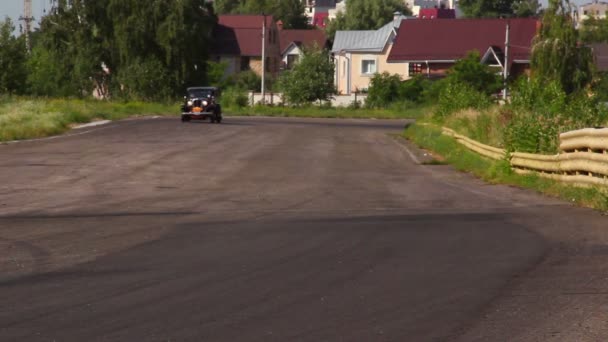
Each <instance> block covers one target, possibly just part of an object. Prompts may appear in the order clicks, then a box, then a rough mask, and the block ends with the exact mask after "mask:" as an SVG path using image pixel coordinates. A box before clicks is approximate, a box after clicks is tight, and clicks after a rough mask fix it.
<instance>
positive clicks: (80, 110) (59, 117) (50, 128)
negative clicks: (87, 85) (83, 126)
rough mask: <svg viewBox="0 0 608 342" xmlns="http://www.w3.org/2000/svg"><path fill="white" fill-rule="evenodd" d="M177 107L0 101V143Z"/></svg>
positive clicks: (82, 101) (101, 102)
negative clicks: (92, 122)
mask: <svg viewBox="0 0 608 342" xmlns="http://www.w3.org/2000/svg"><path fill="white" fill-rule="evenodd" d="M176 108H179V107H178V106H177V105H175V104H159V103H147V102H108V101H95V100H74V99H26V98H8V97H7V98H0V141H11V140H19V139H30V138H40V137H46V136H50V135H55V134H60V133H63V132H65V131H67V130H69V129H70V126H71V125H72V124H76V123H86V122H90V121H94V120H98V119H100V120H103V119H105V120H118V119H124V118H127V117H132V116H137V115H167V114H171V115H175V114H176Z"/></svg>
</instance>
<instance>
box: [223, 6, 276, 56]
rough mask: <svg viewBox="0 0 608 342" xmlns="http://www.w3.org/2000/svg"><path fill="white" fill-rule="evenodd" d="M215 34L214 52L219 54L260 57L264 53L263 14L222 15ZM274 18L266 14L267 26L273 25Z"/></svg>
mask: <svg viewBox="0 0 608 342" xmlns="http://www.w3.org/2000/svg"><path fill="white" fill-rule="evenodd" d="M218 19H219V20H218V24H217V25H216V27H215V29H214V31H213V36H214V38H215V39H214V40H215V43H214V48H213V53H214V54H218V55H239V56H250V57H258V56H261V55H262V26H263V23H264V19H263V17H262V16H261V15H220V16H219V17H218ZM273 22H274V19H273V18H272V16H266V27H271V25H272V23H273Z"/></svg>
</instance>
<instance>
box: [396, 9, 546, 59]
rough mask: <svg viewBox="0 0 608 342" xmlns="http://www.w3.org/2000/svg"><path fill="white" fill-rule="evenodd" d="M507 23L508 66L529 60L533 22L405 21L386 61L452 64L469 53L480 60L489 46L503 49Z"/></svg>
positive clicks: (471, 20)
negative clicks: (518, 61) (511, 63)
mask: <svg viewBox="0 0 608 342" xmlns="http://www.w3.org/2000/svg"><path fill="white" fill-rule="evenodd" d="M507 22H509V23H510V31H509V36H510V41H511V42H510V48H509V60H510V62H513V60H529V59H530V47H531V44H532V39H533V38H534V36H535V35H536V32H537V27H538V25H539V24H538V20H537V19H533V18H518V19H452V20H404V21H403V22H402V23H401V27H399V31H398V33H397V39H396V40H395V43H394V45H393V48H392V50H391V53H390V55H389V57H388V61H389V62H405V61H429V62H431V61H451V60H457V59H460V58H463V57H464V56H466V54H467V52H469V51H471V50H477V51H479V53H480V54H481V55H482V56H483V54H484V53H485V52H486V51H487V50H488V48H489V47H491V46H497V47H501V48H503V47H504V44H505V29H506V25H507Z"/></svg>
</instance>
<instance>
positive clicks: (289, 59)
mask: <svg viewBox="0 0 608 342" xmlns="http://www.w3.org/2000/svg"><path fill="white" fill-rule="evenodd" d="M298 57H300V56H298V55H287V69H291V68H292V67H293V65H294V64H295V63H296V62H297V61H298Z"/></svg>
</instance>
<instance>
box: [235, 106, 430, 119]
mask: <svg viewBox="0 0 608 342" xmlns="http://www.w3.org/2000/svg"><path fill="white" fill-rule="evenodd" d="M429 110H430V107H429V106H422V105H420V106H412V107H411V108H406V109H367V108H358V109H354V108H348V107H329V108H324V107H318V106H310V107H300V108H292V107H278V106H276V107H273V106H253V107H243V108H229V109H226V110H225V111H226V113H227V114H228V115H240V116H277V117H301V118H343V119H349V118H353V119H372V118H373V119H416V118H420V117H422V116H423V115H424V114H426V113H427V112H429Z"/></svg>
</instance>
